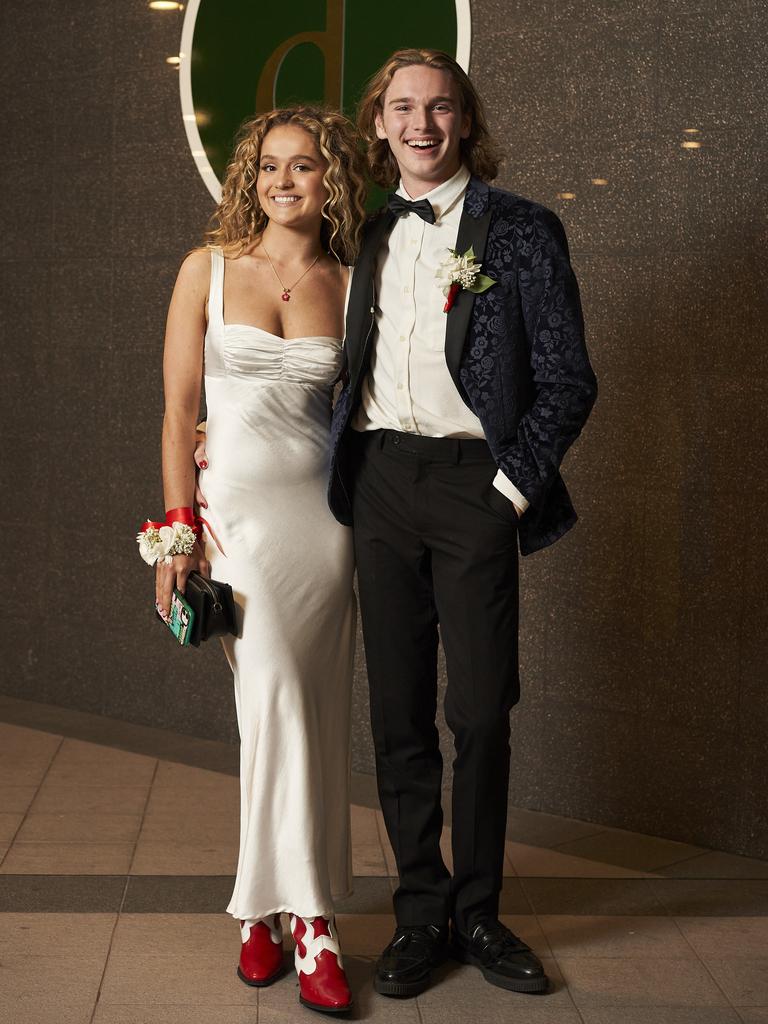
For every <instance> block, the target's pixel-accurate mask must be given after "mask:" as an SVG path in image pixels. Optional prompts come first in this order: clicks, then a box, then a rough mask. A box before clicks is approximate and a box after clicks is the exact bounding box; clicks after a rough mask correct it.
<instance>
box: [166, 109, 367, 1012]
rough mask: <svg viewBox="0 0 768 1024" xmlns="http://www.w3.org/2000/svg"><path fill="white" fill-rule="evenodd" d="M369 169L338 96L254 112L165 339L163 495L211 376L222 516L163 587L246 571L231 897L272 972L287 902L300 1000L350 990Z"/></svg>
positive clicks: (245, 932)
mask: <svg viewBox="0 0 768 1024" xmlns="http://www.w3.org/2000/svg"><path fill="white" fill-rule="evenodd" d="M363 182H364V176H363V163H362V157H361V156H360V153H359V149H358V145H357V140H356V137H355V134H354V130H353V128H352V126H351V124H350V123H349V122H348V121H347V120H346V119H345V118H344V117H342V116H341V115H340V114H336V113H328V112H325V111H320V110H315V109H311V108H297V109H293V110H275V111H272V112H271V113H268V114H260V115H259V116H257V117H255V118H253V119H252V120H250V121H248V122H246V123H245V124H244V126H243V128H242V129H241V134H240V138H239V142H238V144H237V147H236V149H235V153H234V156H233V158H232V161H231V163H230V164H229V167H228V168H227V173H226V178H225V181H224V184H223V189H222V200H221V203H220V204H219V206H218V209H217V210H216V213H215V215H214V219H213V227H212V229H211V230H210V231H209V232H208V236H207V237H208V245H207V247H205V248H203V249H200V250H197V251H195V252H193V253H191V254H190V255H189V256H188V257H187V258H186V260H185V261H184V263H183V264H182V267H181V270H180V271H179V276H178V279H177V281H176V286H175V289H174V293H173V298H172V300H171V305H170V310H169V314H168V324H167V331H166V339H165V356H164V381H165V401H166V409H165V418H164V422H163V482H164V492H165V507H166V508H167V509H174V510H179V509H181V510H186V514H187V515H189V516H190V517H194V513H193V512H192V506H193V496H194V491H195V477H194V462H193V452H194V448H195V423H196V420H197V417H198V411H199V400H200V389H201V386H202V384H203V382H204V385H205V398H206V405H207V412H208V415H207V441H206V451H207V459H208V463H207V464H206V467H207V468H205V469H204V470H203V473H202V479H201V487H202V489H203V491H204V493H205V498H206V502H207V509H206V510H205V518H206V520H207V523H208V524H209V533H208V536H207V538H206V541H205V543H204V547H203V546H202V545H201V544H200V543H198V544H197V545H196V547H195V550H194V551H193V552H192V554H191V555H189V556H185V555H176V556H175V557H174V558H173V562H172V564H170V565H165V564H160V563H158V568H157V579H156V588H157V594H156V596H157V602H158V606H159V608H160V610H161V614H163V613H166V614H167V612H168V610H169V607H170V599H171V594H172V591H173V588H174V586H177V587H178V588H179V589H180V590H183V588H184V584H185V582H186V578H187V576H188V575H189V573H190V571H192V570H198V571H200V572H201V573H203V574H208V573H209V572H210V574H211V575H213V577H214V578H216V579H219V580H223V581H226V582H228V583H230V584H231V585H232V587H233V590H234V592H235V600H236V603H237V605H238V609H239V614H240V622H239V635H238V636H237V637H233V636H230V637H227V639H226V640H225V643H224V647H225V650H226V653H227V657H228V659H229V662H230V665H231V667H232V671H233V673H234V680H235V701H236V705H237V716H238V724H239V729H240V739H241V767H240V778H241V819H240V855H239V860H238V866H237V879H236V882H235V888H234V893H233V895H232V900H231V902H230V904H229V907H228V912H229V913H230V914H232V915H233V917H235V918H236V919H238V920H239V921H240V922H241V930H242V939H243V945H242V952H241V957H240V964H239V967H238V974H239V976H240V978H241V979H242V980H243V981H244V982H245V983H246V984H249V985H256V986H263V985H268V984H270V983H271V982H272V981H274V980H275V979H276V978H277V977H278V976H279V975H280V974H281V973H282V969H283V955H282V933H281V928H280V914H281V913H283V912H285V913H288V914H290V915H291V917H290V921H291V929H292V932H293V936H294V938H295V940H296V961H295V962H296V969H297V972H298V975H299V983H300V999H301V1002H302V1003H303V1004H304V1005H306V1006H309V1007H311V1008H313V1009H316V1010H321V1011H325V1012H342V1011H344V1010H346V1009H348V1008H349V1006H350V1005H351V997H350V992H349V987H348V984H347V980H346V977H345V975H344V971H343V967H342V961H341V953H340V950H339V944H338V937H337V934H336V931H335V927H334V921H333V906H334V900H336V899H338V898H339V897H342V896H344V895H346V894H347V893H348V892H349V889H350V879H351V871H350V838H349V782H348V780H349V704H350V688H351V680H352V658H353V644H354V629H355V605H354V596H353V591H352V574H353V555H352V539H351V531H350V530H348V529H347V528H345V527H343V526H340V525H339V524H338V523H337V522H336V520H335V519H334V518H333V516H332V514H331V512H330V511H329V509H328V504H327V501H326V487H327V480H328V450H329V426H330V415H331V397H332V390H333V385H334V383H335V381H336V380H337V378H338V376H339V373H340V369H341V364H342V336H343V325H344V312H345V301H346V296H347V293H348V285H349V277H350V269H349V266H348V265H349V264H351V263H352V262H353V261H354V257H355V252H356V248H357V241H358V237H359V232H360V228H361V226H362V223H363V219H364V206H363V203H364V198H365V190H364V183H363ZM182 515H183V511H182ZM192 521H194V519H193V520H192Z"/></svg>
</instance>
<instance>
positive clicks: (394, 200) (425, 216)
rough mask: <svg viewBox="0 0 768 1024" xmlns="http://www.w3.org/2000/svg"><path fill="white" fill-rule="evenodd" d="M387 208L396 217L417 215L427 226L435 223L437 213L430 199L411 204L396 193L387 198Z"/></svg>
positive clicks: (418, 200)
mask: <svg viewBox="0 0 768 1024" xmlns="http://www.w3.org/2000/svg"><path fill="white" fill-rule="evenodd" d="M387 206H388V207H389V209H390V211H391V212H392V213H394V215H395V216H396V217H404V216H405V215H406V213H415V214H416V215H417V216H418V217H421V219H422V220H425V221H426V222H427V224H434V223H435V211H434V210H433V209H432V204H431V203H430V201H429V200H428V199H417V200H416V201H415V202H409V201H408V200H407V199H403V197H402V196H399V195H398V194H397V193H396V192H393V193H392V194H391V195H389V196H387Z"/></svg>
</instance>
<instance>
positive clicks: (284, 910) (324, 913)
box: [226, 889, 355, 921]
mask: <svg viewBox="0 0 768 1024" xmlns="http://www.w3.org/2000/svg"><path fill="white" fill-rule="evenodd" d="M354 891H355V890H354V889H347V890H345V891H344V892H341V893H331V900H332V901H333V902H334V903H336V902H337V901H338V900H346V899H349V897H350V896H351V895H352V894H353V892H354ZM226 912H227V913H228V914H229V916H230V917H233V918H234V919H235V921H263V920H264V918H265V917H272V916H273V914H295V915H296V916H297V917H332V916H333V915H334V914H335V910H334V909H333V908H331V910H330V912H329V911H328V910H311V911H309V912H308V913H301V912H299V911H297V910H295V909H291V908H290V907H285V906H278V907H274V908H273V909H272V910H265V911H263V912H262V913H258V914H248V915H243V914H236V913H234V911H232V910H230V909H229V907H227V910H226Z"/></svg>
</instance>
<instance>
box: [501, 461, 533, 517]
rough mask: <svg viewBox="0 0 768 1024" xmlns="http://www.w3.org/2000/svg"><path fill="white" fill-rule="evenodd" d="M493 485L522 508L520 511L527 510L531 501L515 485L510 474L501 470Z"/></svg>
mask: <svg viewBox="0 0 768 1024" xmlns="http://www.w3.org/2000/svg"><path fill="white" fill-rule="evenodd" d="M493 486H494V487H495V488H496V490H497V491H501V493H502V494H503V495H504V497H505V498H509V500H510V501H511V502H513V503H514V504H515V505H517V507H518V508H519V509H520V512H521V513H522V512H525V510H526V509H527V508H528V506H529V504H530V502H529V501H528V499H527V498H525V497H524V496H523V495H522V494H521V493H520V491H518V489H517V488H516V487H515V485H514V484H513V483H512V481H511V480H510V479H509V477H508V476H505V475H504V473H503V472H502V471H501V470H499V471H498V472H497V473H496V476H495V477H494V479H493Z"/></svg>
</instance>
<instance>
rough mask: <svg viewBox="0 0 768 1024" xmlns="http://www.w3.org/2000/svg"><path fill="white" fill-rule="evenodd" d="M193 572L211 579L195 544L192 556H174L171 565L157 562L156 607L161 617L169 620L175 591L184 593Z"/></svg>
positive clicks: (208, 568)
mask: <svg viewBox="0 0 768 1024" xmlns="http://www.w3.org/2000/svg"><path fill="white" fill-rule="evenodd" d="M191 572H199V573H200V575H201V576H205V577H206V578H207V579H210V577H211V568H210V566H209V565H208V560H207V558H206V557H205V552H204V551H203V549H202V547H201V546H200V541H196V542H195V546H194V548H193V550H192V554H191V555H174V556H173V560H172V561H171V562H170V563H166V562H162V561H161V562H157V564H156V566H155V607H156V608H157V610H158V611H159V612H160V615H161V616H162V617H163V618H164V619H167V618H168V616H169V615H170V613H171V598H172V597H173V591H174V589H176V590H179V591H181V593H182V594H183V593H184V588H185V587H186V585H187V577H188V576H189V574H190V573H191Z"/></svg>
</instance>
